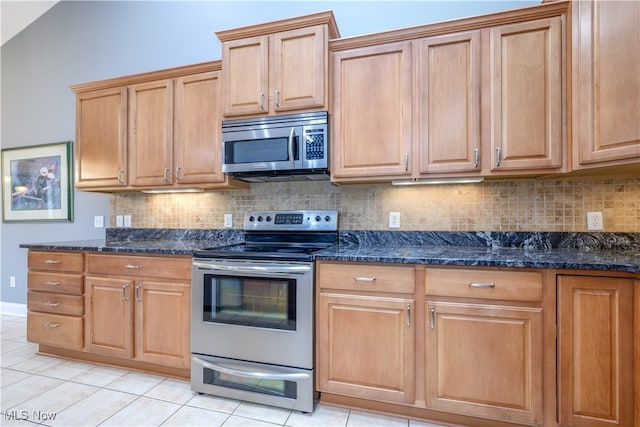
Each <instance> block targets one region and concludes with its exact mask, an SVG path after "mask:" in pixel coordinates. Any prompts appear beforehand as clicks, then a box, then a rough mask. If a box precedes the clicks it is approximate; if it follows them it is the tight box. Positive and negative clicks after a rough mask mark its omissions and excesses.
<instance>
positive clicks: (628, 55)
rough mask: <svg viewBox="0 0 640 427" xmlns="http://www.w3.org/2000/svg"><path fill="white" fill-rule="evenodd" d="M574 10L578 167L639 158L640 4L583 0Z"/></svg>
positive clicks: (575, 129)
mask: <svg viewBox="0 0 640 427" xmlns="http://www.w3.org/2000/svg"><path fill="white" fill-rule="evenodd" d="M572 8H573V19H572V27H573V40H574V41H573V71H572V72H573V100H572V105H573V119H572V120H573V140H574V167H575V168H580V165H593V166H599V164H598V163H600V165H601V164H602V162H608V161H621V160H627V162H629V161H631V162H638V161H640V119H639V117H640V3H639V2H637V1H578V2H573V3H572ZM617 163H620V162H617ZM605 164H606V163H605Z"/></svg>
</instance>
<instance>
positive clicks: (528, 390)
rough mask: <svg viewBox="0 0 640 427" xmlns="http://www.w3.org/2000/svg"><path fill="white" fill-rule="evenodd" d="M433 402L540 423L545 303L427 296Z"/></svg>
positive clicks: (444, 407) (428, 373)
mask: <svg viewBox="0 0 640 427" xmlns="http://www.w3.org/2000/svg"><path fill="white" fill-rule="evenodd" d="M427 319H428V320H427V322H428V324H427V326H426V329H425V330H426V337H425V345H426V348H427V351H426V360H425V363H426V364H425V366H426V384H427V388H426V391H427V407H428V408H430V409H435V410H442V411H446V412H454V413H460V414H467V415H474V416H480V417H484V418H491V419H496V420H504V421H511V422H521V423H526V424H536V425H537V424H540V423H542V419H543V413H542V411H543V407H542V403H543V402H542V395H543V388H542V354H543V351H542V309H539V308H515V307H514V308H511V307H501V306H484V305H471V304H454V303H450V304H448V303H429V302H427Z"/></svg>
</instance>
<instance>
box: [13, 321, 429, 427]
mask: <svg viewBox="0 0 640 427" xmlns="http://www.w3.org/2000/svg"><path fill="white" fill-rule="evenodd" d="M1 326H2V345H1V350H2V354H1V359H0V365H1V367H2V375H1V377H0V382H1V386H2V388H1V389H0V405H1V409H2V410H1V412H0V425H2V426H34V425H44V426H61V427H62V426H64V427H71V426H83V427H84V426H224V427H241V426H255V427H261V426H264V427H267V426H270V427H273V426H290V427H297V426H321V427H330V426H341V427H365V426H366V427H374V426H390V427H396V426H397V427H400V426H402V427H436V425H435V424H428V423H422V422H417V421H413V420H407V419H405V418H398V417H390V416H383V415H376V414H371V413H367V412H363V411H357V410H348V409H344V408H337V407H333V406H329V405H323V404H319V405H318V406H317V408H316V410H315V411H314V412H313V413H311V414H303V413H301V412H297V411H290V410H287V409H281V408H275V407H270V406H263V405H257V404H254V403H250V402H242V401H238V400H232V399H225V398H220V397H215V396H209V395H199V394H197V393H194V392H192V391H191V389H190V385H189V382H188V381H181V380H177V379H173V378H166V377H163V376H158V375H150V374H143V373H139V372H134V371H128V370H126V369H118V368H110V367H104V366H97V365H92V364H89V363H82V362H75V361H69V360H64V359H59V358H56V357H49V356H42V355H37V354H36V351H37V345H36V344H32V343H28V342H27V341H26V319H25V318H24V317H17V316H8V315H2V318H1Z"/></svg>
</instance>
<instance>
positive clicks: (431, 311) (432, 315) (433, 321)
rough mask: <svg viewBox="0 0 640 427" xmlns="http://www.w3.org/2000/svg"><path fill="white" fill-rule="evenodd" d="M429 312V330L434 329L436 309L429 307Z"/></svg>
mask: <svg viewBox="0 0 640 427" xmlns="http://www.w3.org/2000/svg"><path fill="white" fill-rule="evenodd" d="M429 312H430V313H431V325H430V326H431V329H434V328H435V327H436V308H435V307H431V309H430V310H429Z"/></svg>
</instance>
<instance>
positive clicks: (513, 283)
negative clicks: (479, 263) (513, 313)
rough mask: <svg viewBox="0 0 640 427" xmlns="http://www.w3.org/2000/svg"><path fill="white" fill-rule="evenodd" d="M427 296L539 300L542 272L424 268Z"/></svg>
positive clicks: (540, 297) (540, 298)
mask: <svg viewBox="0 0 640 427" xmlns="http://www.w3.org/2000/svg"><path fill="white" fill-rule="evenodd" d="M425 277H426V279H425V280H426V283H425V289H426V293H427V295H436V296H444V297H462V298H487V299H501V300H513V301H541V300H542V273H541V272H536V271H491V270H466V269H465V270H457V269H444V268H428V269H427V271H426V276H425Z"/></svg>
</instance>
